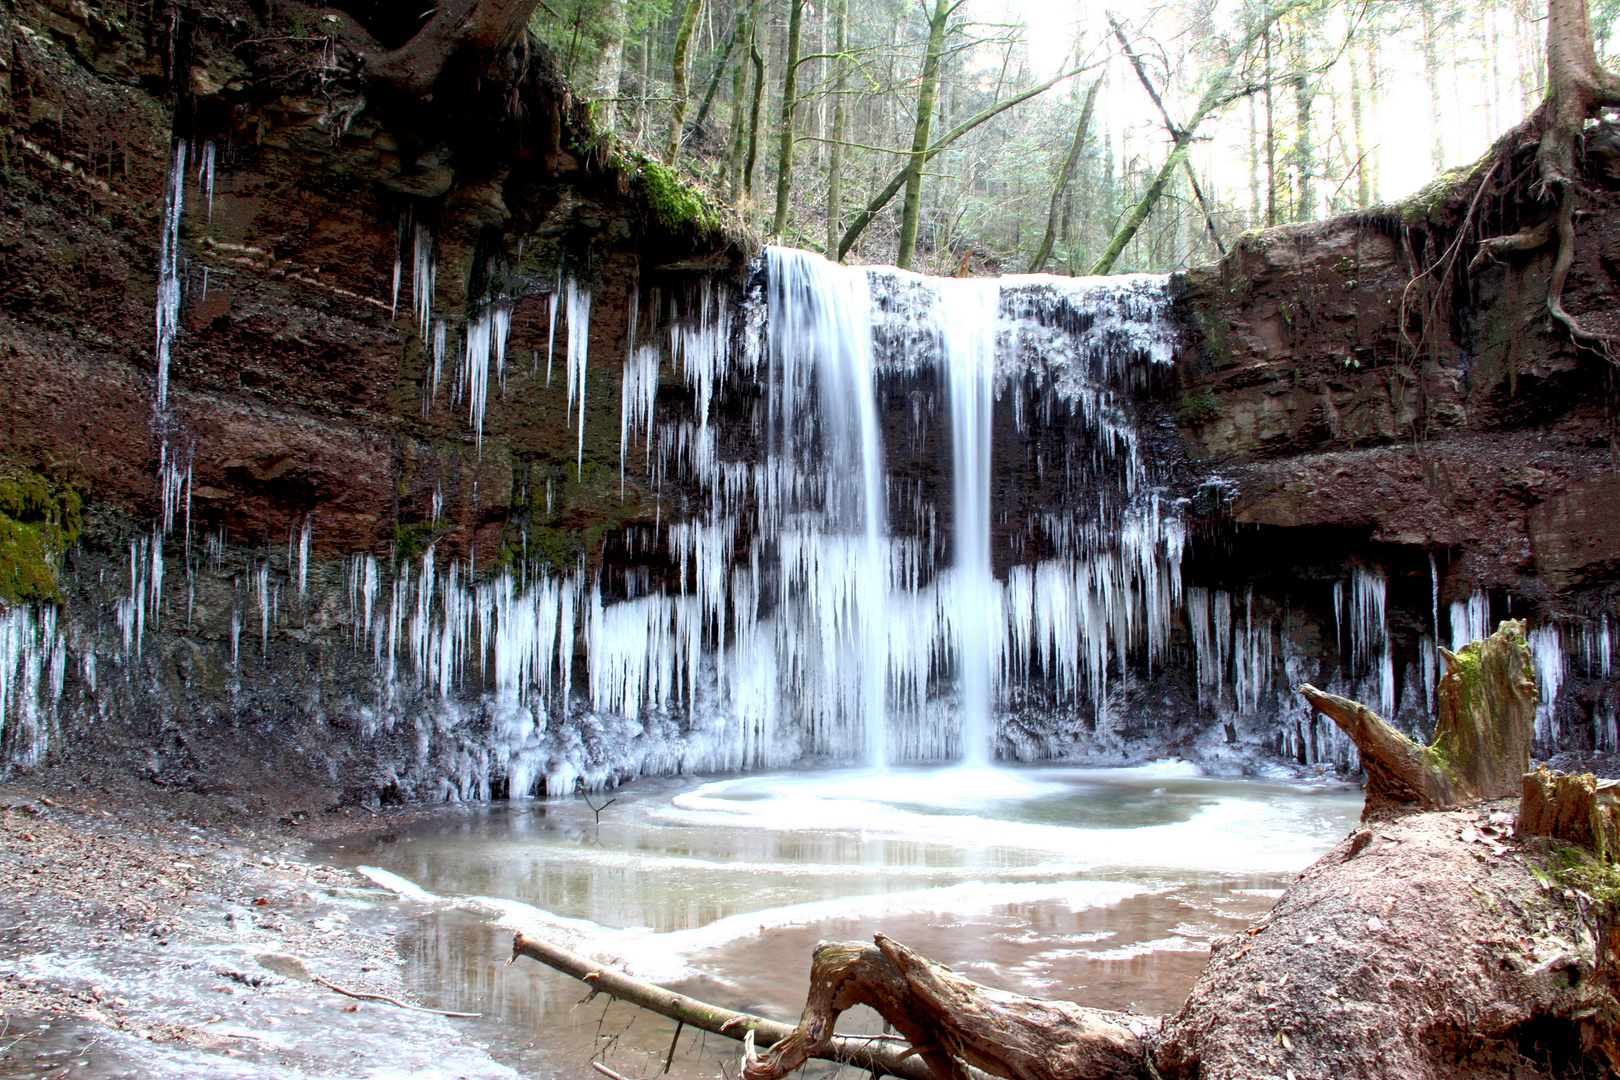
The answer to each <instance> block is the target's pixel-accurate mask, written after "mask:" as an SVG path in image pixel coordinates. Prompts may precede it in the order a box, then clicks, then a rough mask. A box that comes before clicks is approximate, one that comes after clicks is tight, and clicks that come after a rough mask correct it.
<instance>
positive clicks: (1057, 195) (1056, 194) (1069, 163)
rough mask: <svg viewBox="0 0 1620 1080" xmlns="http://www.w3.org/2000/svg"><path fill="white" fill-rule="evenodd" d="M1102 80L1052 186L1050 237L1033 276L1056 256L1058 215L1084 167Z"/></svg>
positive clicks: (1090, 96)
mask: <svg viewBox="0 0 1620 1080" xmlns="http://www.w3.org/2000/svg"><path fill="white" fill-rule="evenodd" d="M1102 83H1103V81H1102V79H1100V78H1099V79H1097V80H1096V81H1095V82H1093V83H1092V84H1091V87H1090V88H1089V89H1087V90H1086V103H1085V105H1084V106H1083V107H1082V108H1081V109H1080V122H1079V123H1078V124H1076V125H1075V126H1074V140H1073V141H1072V142H1070V143H1069V153H1068V156H1067V157H1065V158H1064V159H1063V168H1062V169H1060V170H1059V171H1058V178H1057V183H1056V184H1054V185H1053V186H1052V201H1051V204H1050V205H1049V206H1048V207H1047V211H1046V235H1045V236H1043V237H1041V245H1040V247H1038V248H1036V249H1035V257H1034V258H1033V259H1031V260H1030V261H1029V272H1030V273H1031V274H1038V273H1040V272H1041V270H1042V268H1044V267H1045V266H1046V260H1047V258H1048V257H1049V256H1050V255H1051V254H1052V241H1053V239H1054V238H1055V237H1056V235H1057V226H1058V213H1059V211H1060V210H1062V208H1063V205H1064V199H1065V198H1066V196H1067V195H1068V192H1069V183H1070V182H1071V181H1072V180H1073V179H1074V167H1075V166H1076V165H1078V164H1079V163H1080V152H1081V150H1082V149H1084V147H1085V145H1086V134H1087V132H1088V131H1089V130H1090V128H1091V110H1092V108H1093V107H1094V106H1095V105H1096V104H1097V91H1098V90H1099V89H1101V87H1102Z"/></svg>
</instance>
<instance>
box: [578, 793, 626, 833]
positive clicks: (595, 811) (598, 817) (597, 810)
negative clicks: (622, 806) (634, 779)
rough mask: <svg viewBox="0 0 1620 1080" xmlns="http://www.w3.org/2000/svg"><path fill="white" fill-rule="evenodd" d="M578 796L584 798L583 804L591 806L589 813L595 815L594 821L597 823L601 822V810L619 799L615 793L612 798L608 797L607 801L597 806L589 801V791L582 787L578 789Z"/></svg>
mask: <svg viewBox="0 0 1620 1080" xmlns="http://www.w3.org/2000/svg"><path fill="white" fill-rule="evenodd" d="M579 796H580V798H582V799H584V800H585V805H586V806H589V807H590V808H591V813H593V814H595V815H596V823H597V824H598V825H600V824H602V811H604V810H606V809H607V808H608V807H610V806H612V805H613V804H614V803H616V802H618V801H619V797H618V796H617V795H615V796H614V797H613V798H611V799H609V800H608V801H607V802H605V803H603V804H602V805H601V806H597V805H596V804H595V803H593V802H591V796H590V793H589V792H587V791H586V790H585V789H584V788H581V789H580V792H579Z"/></svg>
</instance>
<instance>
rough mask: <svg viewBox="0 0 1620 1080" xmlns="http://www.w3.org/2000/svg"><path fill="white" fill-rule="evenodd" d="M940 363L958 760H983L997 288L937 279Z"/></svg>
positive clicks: (991, 594) (991, 607)
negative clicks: (946, 395)
mask: <svg viewBox="0 0 1620 1080" xmlns="http://www.w3.org/2000/svg"><path fill="white" fill-rule="evenodd" d="M939 290H940V305H939V312H940V319H939V337H940V346H939V358H940V362H941V363H942V364H943V365H944V367H945V368H946V373H947V378H946V382H947V385H948V386H949V387H950V395H951V475H952V488H953V492H954V495H955V514H954V517H953V521H952V528H953V536H952V541H953V544H954V546H955V549H956V550H955V560H954V566H953V570H954V580H953V582H952V584H953V586H954V588H953V589H952V592H953V593H954V596H953V598H952V599H953V604H952V606H953V609H954V613H955V615H956V625H957V628H958V630H957V650H956V655H957V679H958V682H959V684H960V693H959V700H960V708H961V711H962V757H963V759H964V760H965V761H966V762H967V764H969V765H983V764H985V763H986V762H987V761H988V760H989V758H990V756H991V750H992V747H991V745H990V707H991V703H990V676H991V668H992V666H993V663H994V658H993V656H992V643H991V636H990V630H991V627H992V626H994V625H995V624H996V622H997V616H998V614H999V612H998V610H997V608H998V607H999V606H1000V605H999V603H998V601H999V599H1000V597H999V596H998V595H997V590H996V588H995V579H994V577H993V576H992V574H991V569H990V422H991V414H992V411H993V404H994V403H993V401H992V383H993V376H994V374H995V363H996V329H997V321H998V318H999V316H1000V309H1001V284H1000V282H998V281H996V280H994V279H968V280H963V281H942V282H940V283H939Z"/></svg>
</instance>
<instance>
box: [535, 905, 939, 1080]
mask: <svg viewBox="0 0 1620 1080" xmlns="http://www.w3.org/2000/svg"><path fill="white" fill-rule="evenodd" d="M519 956H527V957H528V958H529V959H531V960H537V961H539V962H540V963H542V964H545V965H546V966H547V967H550V968H555V969H556V970H558V971H560V972H562V973H563V974H564V975H570V976H572V977H573V978H576V979H579V980H580V981H582V982H587V983H588V984H589V985H590V987H591V990H592V991H593V992H595V993H601V994H607V995H609V996H610V997H614V998H617V999H619V1000H620V1001H628V1002H630V1003H631V1004H633V1005H639V1006H641V1007H642V1008H644V1009H646V1010H648V1011H649V1012H655V1013H657V1014H658V1015H660V1016H667V1017H669V1018H670V1019H671V1020H678V1021H680V1022H682V1023H684V1024H690V1025H691V1026H692V1027H695V1028H699V1029H701V1030H703V1031H710V1032H713V1033H714V1034H716V1035H724V1036H726V1037H727V1038H731V1039H737V1040H739V1041H740V1040H742V1039H743V1038H744V1036H745V1035H748V1034H749V1033H752V1034H753V1036H754V1039H755V1041H756V1042H757V1043H758V1044H759V1045H761V1046H774V1045H775V1044H776V1043H778V1042H780V1041H782V1040H783V1039H786V1038H787V1037H788V1036H789V1035H791V1034H793V1032H794V1029H793V1028H791V1027H789V1026H788V1025H787V1024H784V1023H781V1022H779V1021H776V1020H770V1019H767V1018H766V1017H763V1016H755V1015H753V1014H752V1013H744V1012H737V1011H735V1010H732V1009H725V1008H721V1007H720V1006H718V1005H711V1004H709V1003H708V1002H706V1001H699V1000H697V999H696V998H692V997H687V996H686V995H685V994H677V993H675V992H674V991H673V990H668V989H665V988H664V987H662V986H658V985H656V984H655V983H650V982H645V981H643V980H641V979H637V978H633V977H632V976H629V975H626V974H624V973H623V972H620V971H614V970H613V969H612V968H607V967H603V966H602V965H601V964H599V963H597V962H596V961H594V960H591V959H589V958H587V957H584V956H581V955H579V954H578V953H575V952H570V951H569V950H567V949H564V948H562V947H561V946H559V945H554V944H552V943H551V942H549V941H545V940H543V939H541V938H533V937H529V936H528V935H526V934H524V933H523V932H522V931H519V932H517V933H516V934H514V935H512V959H513V960H515V959H517V958H518V957H519ZM508 962H509V963H510V961H508ZM809 1056H811V1057H817V1058H822V1059H824V1060H827V1061H838V1062H842V1063H844V1064H848V1065H855V1066H858V1067H859V1068H862V1069H867V1070H869V1071H873V1072H876V1073H878V1074H879V1075H887V1076H896V1077H899V1078H900V1080H936V1078H935V1076H934V1074H933V1073H932V1072H930V1071H929V1070H928V1069H927V1068H926V1067H925V1066H924V1065H923V1064H922V1063H920V1062H917V1061H913V1060H908V1059H906V1058H905V1056H904V1055H903V1054H902V1053H901V1052H900V1051H899V1050H898V1049H897V1048H896V1047H895V1046H894V1045H892V1044H885V1043H877V1044H874V1043H873V1042H872V1041H870V1040H866V1039H860V1038H845V1037H843V1036H833V1037H832V1038H831V1039H829V1040H827V1041H826V1043H825V1045H824V1046H823V1047H822V1048H821V1051H820V1052H816V1053H811V1054H810V1055H809Z"/></svg>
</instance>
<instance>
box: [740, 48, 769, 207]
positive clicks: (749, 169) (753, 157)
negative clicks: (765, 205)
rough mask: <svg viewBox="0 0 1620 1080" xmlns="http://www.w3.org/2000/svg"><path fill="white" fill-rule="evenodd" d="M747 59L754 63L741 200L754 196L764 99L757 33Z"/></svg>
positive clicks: (761, 62) (762, 65) (762, 72)
mask: <svg viewBox="0 0 1620 1080" xmlns="http://www.w3.org/2000/svg"><path fill="white" fill-rule="evenodd" d="M748 55H749V59H750V60H752V61H753V65H754V98H753V101H752V102H751V103H750V104H749V106H748V154H747V156H746V158H745V159H744V161H743V202H744V203H751V202H752V201H753V198H754V164H755V163H756V162H757V161H758V160H759V109H760V106H761V104H763V102H764V100H765V58H764V57H763V56H761V55H760V52H759V34H758V32H757V31H756V32H755V34H754V43H753V45H751V46H749V52H748Z"/></svg>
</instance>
